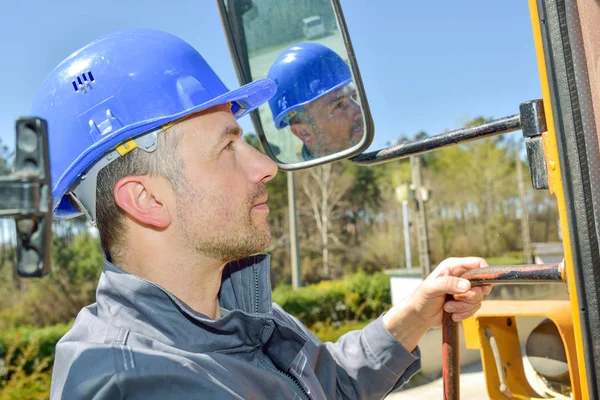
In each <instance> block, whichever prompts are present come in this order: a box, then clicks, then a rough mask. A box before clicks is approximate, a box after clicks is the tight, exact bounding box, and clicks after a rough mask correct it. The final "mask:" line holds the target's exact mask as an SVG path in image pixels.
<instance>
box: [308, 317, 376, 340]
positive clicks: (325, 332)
mask: <svg viewBox="0 0 600 400" xmlns="http://www.w3.org/2000/svg"><path fill="white" fill-rule="evenodd" d="M369 322H370V321H342V322H340V323H338V324H331V323H330V322H329V321H325V322H317V323H316V324H314V325H313V326H311V327H310V331H311V332H312V333H313V334H314V335H315V336H316V337H318V338H319V339H321V341H322V342H335V341H337V340H338V339H339V338H340V336H342V335H344V334H346V333H348V332H350V331H354V330H358V329H362V328H364V327H365V326H366V325H367V324H368V323H369Z"/></svg>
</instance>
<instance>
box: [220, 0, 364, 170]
mask: <svg viewBox="0 0 600 400" xmlns="http://www.w3.org/2000/svg"><path fill="white" fill-rule="evenodd" d="M216 1H217V8H218V10H219V15H220V16H221V23H222V24H223V30H224V31H225V37H226V38H227V45H228V47H229V53H230V55H231V59H232V60H233V62H234V66H235V71H236V74H237V77H238V81H239V83H240V85H245V84H247V83H249V82H251V81H252V79H251V76H250V68H249V65H245V64H247V63H244V62H243V60H246V59H247V57H243V55H245V54H246V53H247V52H246V50H245V43H244V41H241V43H240V41H239V40H238V41H236V36H235V34H234V31H235V30H238V29H239V30H240V31H239V32H238V37H239V35H244V30H243V29H244V28H243V25H241V26H239V25H240V24H238V25H236V24H232V23H231V20H230V17H229V15H228V11H227V10H228V9H227V6H226V4H225V3H226V2H227V3H233V1H232V0H216ZM231 5H233V4H231ZM331 5H332V7H333V11H334V13H335V17H336V21H337V24H338V28H339V30H340V33H341V35H342V39H343V41H344V45H345V46H346V51H347V52H348V62H349V64H350V70H351V71H352V77H353V81H354V84H355V86H356V91H357V93H358V95H359V98H360V99H361V105H362V112H363V117H364V122H365V124H364V126H365V135H364V137H363V138H362V140H361V141H360V142H359V143H358V144H356V145H355V146H353V147H352V148H350V149H347V150H344V151H341V152H339V153H335V154H331V155H328V156H324V157H321V158H319V159H316V160H308V161H302V162H298V163H291V164H283V163H280V162H279V161H278V160H277V157H275V156H274V155H273V153H272V152H271V148H270V147H269V144H268V143H267V138H266V136H265V133H264V131H263V127H262V123H261V121H260V118H259V115H258V110H255V111H253V112H252V113H251V114H250V118H251V120H252V124H253V125H254V129H255V130H256V134H257V135H258V138H259V140H260V144H261V146H262V148H263V150H264V152H265V154H267V155H268V156H269V157H270V158H271V159H272V160H274V161H275V162H276V163H277V166H278V167H279V168H280V169H281V170H283V171H295V170H300V169H305V168H310V167H315V166H317V165H323V164H328V163H331V162H334V161H338V160H342V159H346V158H352V157H355V156H357V155H359V154H361V153H362V152H364V151H365V150H366V149H367V148H368V147H369V146H370V145H371V143H372V141H373V137H374V136H375V126H374V124H373V117H372V116H371V110H370V108H369V103H368V101H367V96H366V93H365V90H364V85H363V82H362V78H361V75H360V70H359V68H358V62H357V61H356V55H355V54H354V48H353V47H352V42H351V40H350V35H349V33H348V27H347V26H346V20H345V19H344V14H343V12H342V6H341V4H340V2H339V0H331ZM229 9H231V7H230V8H229Z"/></svg>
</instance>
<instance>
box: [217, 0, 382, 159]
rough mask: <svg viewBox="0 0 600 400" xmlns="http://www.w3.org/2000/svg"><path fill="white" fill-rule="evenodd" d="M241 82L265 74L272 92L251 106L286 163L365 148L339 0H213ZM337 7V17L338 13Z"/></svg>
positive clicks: (363, 118)
mask: <svg viewBox="0 0 600 400" xmlns="http://www.w3.org/2000/svg"><path fill="white" fill-rule="evenodd" d="M217 4H218V7H219V11H220V14H221V18H222V20H223V26H224V29H225V34H226V36H227V39H228V43H229V48H230V51H231V54H232V58H233V59H234V62H235V66H236V70H237V73H238V78H239V80H240V84H245V83H248V82H250V81H254V80H257V79H262V78H269V79H271V80H273V81H274V82H275V83H276V84H277V92H276V94H275V95H274V96H273V97H272V98H271V99H270V100H269V102H268V103H267V104H264V105H262V106H261V107H260V108H259V109H258V110H257V111H255V112H253V113H252V122H253V124H254V126H255V128H256V131H257V134H258V136H259V138H260V141H261V143H262V145H263V148H264V149H265V152H266V153H267V154H268V155H269V156H270V157H271V158H272V159H274V160H275V161H276V162H277V164H278V165H279V167H280V168H281V169H283V170H295V169H301V168H306V167H311V166H314V165H319V164H323V163H327V162H331V161H335V160H339V159H343V158H348V157H352V156H355V155H357V154H360V153H362V152H363V151H364V150H365V149H366V148H367V147H369V145H370V143H371V141H372V139H373V134H374V133H373V122H372V119H371V114H370V111H369V107H368V103H367V99H366V96H365V93H364V89H363V85H362V81H361V79H360V74H359V70H358V65H357V64H356V59H355V57H354V52H353V50H352V45H351V43H350V41H349V38H348V37H344V36H343V35H342V33H341V31H343V32H345V31H346V30H345V29H342V30H341V31H340V29H339V27H340V26H341V27H344V26H345V21H344V19H343V14H342V12H341V7H340V5H339V3H338V1H335V0H334V1H332V2H330V1H329V0H311V1H308V2H303V3H302V4H300V3H298V2H293V1H280V0H217ZM336 15H337V17H336Z"/></svg>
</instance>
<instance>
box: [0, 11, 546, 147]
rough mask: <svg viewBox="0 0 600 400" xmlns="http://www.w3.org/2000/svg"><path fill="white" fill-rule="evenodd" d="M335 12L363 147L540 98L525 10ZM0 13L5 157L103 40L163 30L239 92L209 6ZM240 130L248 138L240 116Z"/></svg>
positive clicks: (0, 123) (0, 119)
mask: <svg viewBox="0 0 600 400" xmlns="http://www.w3.org/2000/svg"><path fill="white" fill-rule="evenodd" d="M290 2H291V0H290ZM342 3H343V7H344V12H345V16H346V20H347V23H348V26H349V29H350V34H351V37H352V41H353V44H354V48H355V51H356V55H357V58H358V63H359V67H360V69H361V74H362V77H363V81H364V84H365V89H366V93H367V98H368V100H369V104H370V107H371V112H372V114H373V119H374V121H375V140H374V142H373V145H372V146H371V148H372V149H375V148H379V147H382V146H383V145H384V144H385V143H386V142H389V141H392V140H394V139H396V138H398V137H400V136H402V135H407V136H411V135H413V134H414V133H416V132H418V131H420V130H424V131H426V132H428V133H429V134H436V133H440V132H443V131H444V130H447V129H454V128H458V127H460V126H461V125H462V124H464V123H465V122H467V121H469V120H470V119H473V118H475V117H477V116H485V117H502V116H505V115H511V114H516V113H518V107H519V103H521V102H523V101H526V100H532V99H535V98H540V97H541V90H540V85H539V78H538V75H537V64H536V59H535V52H534V47H533V38H532V33H531V24H530V21H529V10H528V7H527V2H526V1H523V0H504V1H497V2H488V1H474V0H473V1H467V0H465V1H460V2H448V1H438V2H408V1H398V0H370V1H368V2H367V1H359V0H352V1H343V2H342ZM2 15H3V17H4V18H3V21H2V24H0V54H1V55H2V56H1V57H2V62H1V63H0V88H1V90H2V95H1V96H0V140H1V141H2V142H3V143H5V144H8V145H9V146H10V147H11V148H12V147H14V120H15V118H17V117H18V116H20V115H27V114H28V112H29V109H30V105H31V102H32V99H33V97H34V95H35V93H36V91H37V89H38V87H39V86H40V84H41V83H42V81H43V80H44V78H45V77H46V76H47V75H48V74H49V73H50V71H52V69H53V68H54V67H55V66H56V65H57V64H58V63H59V62H60V61H62V60H63V59H64V58H65V57H66V56H68V55H69V54H70V53H71V52H73V51H75V50H77V49H78V48H79V47H81V46H83V45H84V44H86V43H87V42H89V41H91V40H93V39H95V38H97V37H99V36H101V35H104V34H106V33H109V32H114V31H117V30H122V29H127V28H156V29H162V30H165V31H168V32H171V33H173V34H175V35H177V36H179V37H181V38H183V39H184V40H186V41H188V42H189V43H191V44H192V45H193V46H194V47H196V48H197V49H198V50H199V51H200V53H201V54H202V55H203V56H204V58H205V59H206V60H207V61H208V62H209V64H210V65H212V67H213V68H214V69H215V70H216V71H217V73H218V74H219V76H220V77H221V79H222V80H223V81H224V82H225V84H226V85H227V86H228V87H230V88H234V87H237V86H239V85H238V82H237V78H236V75H235V71H234V69H233V66H232V63H231V59H230V57H229V52H228V49H227V45H226V42H225V37H224V35H223V30H222V27H221V22H220V19H219V16H218V12H217V7H216V4H215V2H214V1H212V0H195V1H191V0H173V1H170V2H167V1H164V0H161V1H158V0H145V1H143V2H142V1H137V2H135V1H127V0H118V1H117V0H104V1H102V2H82V1H77V2H76V1H73V0H55V1H47V0H29V1H18V0H2ZM240 123H241V125H242V127H243V128H244V130H245V131H253V128H252V124H251V122H250V120H249V118H245V119H243V120H241V121H240Z"/></svg>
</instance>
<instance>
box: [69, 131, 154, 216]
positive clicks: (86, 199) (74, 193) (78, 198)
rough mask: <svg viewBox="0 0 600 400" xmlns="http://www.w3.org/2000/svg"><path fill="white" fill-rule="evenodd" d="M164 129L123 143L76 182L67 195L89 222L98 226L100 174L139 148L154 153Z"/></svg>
mask: <svg viewBox="0 0 600 400" xmlns="http://www.w3.org/2000/svg"><path fill="white" fill-rule="evenodd" d="M162 131H163V128H162V127H161V128H158V129H155V130H152V131H150V132H148V133H146V134H143V135H141V136H138V137H136V138H134V139H129V140H127V141H126V142H123V143H121V144H120V145H119V146H117V147H116V148H115V149H114V150H112V151H111V152H109V153H108V154H105V155H104V157H102V158H101V159H100V160H98V161H96V162H95V163H94V165H92V167H91V168H90V169H89V170H87V171H86V173H85V174H83V175H81V177H80V178H79V179H78V180H77V182H75V184H74V185H73V187H72V189H71V190H70V191H69V192H68V193H67V194H68V195H69V197H70V198H71V200H72V201H73V202H74V203H75V204H77V206H78V207H79V209H80V210H81V212H83V214H85V216H86V218H87V219H88V221H90V223H91V224H92V225H93V226H96V222H97V220H96V186H97V182H98V173H99V172H100V170H101V169H102V168H104V167H106V166H107V165H108V164H110V163H111V162H113V161H115V160H116V159H118V158H119V157H124V156H125V155H126V154H127V153H129V152H130V151H132V150H133V149H136V148H139V149H141V150H143V151H145V152H147V153H152V152H153V151H154V150H156V147H157V145H158V133H159V132H162Z"/></svg>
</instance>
